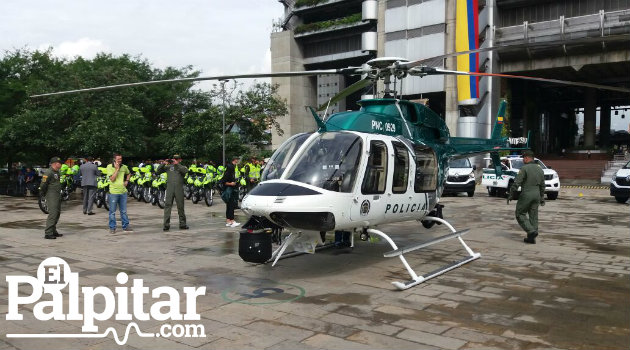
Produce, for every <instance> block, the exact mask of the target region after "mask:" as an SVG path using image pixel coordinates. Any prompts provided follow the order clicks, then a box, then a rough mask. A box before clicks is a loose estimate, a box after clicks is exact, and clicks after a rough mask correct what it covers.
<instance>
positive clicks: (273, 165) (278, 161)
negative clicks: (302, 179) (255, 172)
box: [260, 133, 311, 181]
mask: <svg viewBox="0 0 630 350" xmlns="http://www.w3.org/2000/svg"><path fill="white" fill-rule="evenodd" d="M309 136H311V133H306V134H298V135H295V136H293V137H291V138H290V139H288V140H286V141H285V142H284V143H283V144H282V145H280V148H278V150H277V151H276V152H275V153H274V154H273V155H272V156H271V159H269V162H267V165H266V166H265V170H264V171H263V173H262V176H261V178H260V181H266V180H274V179H279V178H280V176H282V173H284V171H285V170H286V168H287V165H288V164H289V162H290V161H291V158H293V156H294V155H295V152H297V150H298V149H300V147H301V146H302V144H303V143H304V141H306V139H308V137H309Z"/></svg>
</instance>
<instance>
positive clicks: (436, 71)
mask: <svg viewBox="0 0 630 350" xmlns="http://www.w3.org/2000/svg"><path fill="white" fill-rule="evenodd" d="M426 73H427V74H429V75H435V74H450V75H471V76H478V77H499V78H510V79H523V80H534V81H542V82H545V83H555V84H564V85H571V86H581V87H587V88H593V89H600V90H610V91H617V92H625V93H630V89H628V88H623V87H616V86H608V85H599V84H591V83H582V82H578V81H569V80H560V79H548V78H538V77H530V76H526V75H511V74H501V73H482V72H464V71H456V70H447V69H441V68H434V69H431V70H428V71H427V72H426Z"/></svg>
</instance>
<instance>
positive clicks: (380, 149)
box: [361, 141, 387, 194]
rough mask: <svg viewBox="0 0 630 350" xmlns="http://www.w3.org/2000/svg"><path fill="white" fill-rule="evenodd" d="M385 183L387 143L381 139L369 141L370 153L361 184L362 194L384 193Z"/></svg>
mask: <svg viewBox="0 0 630 350" xmlns="http://www.w3.org/2000/svg"><path fill="white" fill-rule="evenodd" d="M386 185H387V145H385V142H383V141H372V142H370V155H369V157H368V164H367V167H366V169H365V177H363V184H362V185H361V193H363V194H382V193H385V187H386Z"/></svg>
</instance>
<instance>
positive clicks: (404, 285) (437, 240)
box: [367, 217, 481, 290]
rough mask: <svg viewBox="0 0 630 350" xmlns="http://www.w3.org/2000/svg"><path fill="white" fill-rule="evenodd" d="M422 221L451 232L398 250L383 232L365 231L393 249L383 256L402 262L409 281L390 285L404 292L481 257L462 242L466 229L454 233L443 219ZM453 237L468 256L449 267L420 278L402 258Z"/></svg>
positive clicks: (431, 218)
mask: <svg viewBox="0 0 630 350" xmlns="http://www.w3.org/2000/svg"><path fill="white" fill-rule="evenodd" d="M424 220H433V221H436V222H438V223H442V224H444V225H446V226H447V227H448V228H449V229H450V230H451V233H449V234H447V235H444V236H440V237H437V238H434V239H432V240H430V241H427V242H423V243H420V244H417V245H414V246H410V247H404V248H400V249H399V248H398V247H397V246H396V243H394V241H393V240H392V239H391V238H390V237H389V236H388V235H387V234H385V233H383V232H381V231H379V230H375V229H368V230H367V232H368V233H370V234H374V235H377V236H379V237H381V238H383V239H385V240H386V241H387V242H388V243H389V244H390V245H391V246H392V248H394V250H393V251H391V252H387V253H385V254H384V256H385V257H386V258H389V257H395V256H397V257H399V258H400V261H401V262H402V264H403V265H404V266H405V268H406V269H407V272H409V275H411V280H409V281H407V282H398V281H396V282H392V284H393V285H394V286H396V288H398V289H400V290H405V289H407V288H411V287H413V286H415V285H418V284H420V283H422V282H424V281H426V280H429V279H431V278H433V277H436V276H439V275H441V274H443V273H446V272H448V271H450V270H452V269H455V268H457V267H460V266H462V265H464V264H466V263H468V262H471V261H473V260H476V259H478V258H479V257H480V256H481V254H480V253H475V252H473V251H472V249H470V247H468V245H466V242H464V240H463V239H462V237H461V236H462V235H464V234H466V233H468V229H466V230H463V231H455V229H454V228H453V226H451V224H449V223H448V222H447V221H446V220H443V219H440V218H436V217H426V218H424ZM455 237H457V238H458V239H459V242H460V243H461V244H462V245H463V246H464V249H466V251H467V252H468V254H469V255H468V256H467V257H465V258H464V259H462V260H458V261H454V262H452V263H451V264H449V265H446V266H443V267H440V268H439V269H437V270H434V271H431V272H429V273H427V274H424V275H422V276H418V275H417V274H416V272H415V271H414V270H413V269H412V268H411V266H409V263H408V262H407V260H406V259H405V257H404V256H403V254H405V253H409V252H412V251H414V250H418V249H421V248H425V247H428V246H431V245H433V244H436V243H440V242H443V241H446V240H448V239H451V238H455Z"/></svg>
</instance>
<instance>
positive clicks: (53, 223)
mask: <svg viewBox="0 0 630 350" xmlns="http://www.w3.org/2000/svg"><path fill="white" fill-rule="evenodd" d="M59 169H61V159H59V157H52V159H51V160H50V168H48V169H46V171H44V175H42V181H41V184H40V185H39V191H40V193H41V195H43V196H45V197H46V205H47V206H48V218H47V219H46V229H45V230H44V238H46V239H56V238H57V237H61V236H63V235H62V234H61V233H59V232H57V222H58V221H59V215H60V214H61V182H59V178H60V177H61V175H60V174H59Z"/></svg>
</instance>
